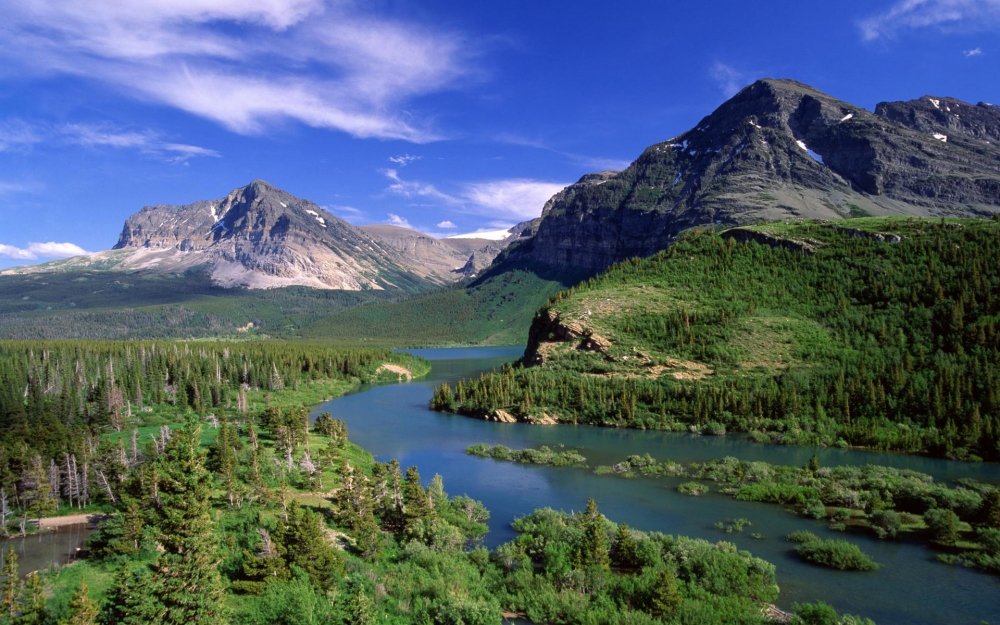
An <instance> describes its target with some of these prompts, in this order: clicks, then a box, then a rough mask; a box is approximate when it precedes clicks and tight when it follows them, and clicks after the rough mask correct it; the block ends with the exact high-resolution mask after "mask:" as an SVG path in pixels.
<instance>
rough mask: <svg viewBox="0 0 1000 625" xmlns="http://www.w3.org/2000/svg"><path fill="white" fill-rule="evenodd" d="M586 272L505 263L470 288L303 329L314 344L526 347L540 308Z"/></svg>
mask: <svg viewBox="0 0 1000 625" xmlns="http://www.w3.org/2000/svg"><path fill="white" fill-rule="evenodd" d="M583 277H584V276H583V275H582V274H579V273H573V272H553V271H546V270H541V269H538V268H530V267H526V266H513V267H501V268H500V269H499V270H494V271H492V272H491V273H489V274H487V275H484V276H483V277H482V278H480V279H479V280H477V281H475V282H473V283H472V284H471V285H469V286H465V287H462V286H456V287H452V288H448V289H445V290H442V291H438V292H435V293H431V294H429V295H424V296H418V297H414V298H412V299H408V300H404V301H401V302H390V303H384V302H376V303H372V304H368V305H363V306H358V307H354V308H350V309H346V310H342V311H339V312H336V313H334V314H332V315H330V316H328V317H325V318H323V319H321V320H319V321H317V322H316V323H313V324H312V325H310V326H307V327H305V328H303V329H302V332H301V336H302V337H303V338H305V339H308V340H310V341H311V342H316V341H322V342H330V343H338V344H358V342H359V341H361V344H363V345H365V346H369V345H377V346H383V345H391V346H398V347H416V346H426V345H456V344H483V345H521V344H524V342H525V341H526V340H527V336H528V326H529V324H530V322H531V318H532V316H533V315H534V313H535V311H536V310H538V308H539V306H541V305H542V304H544V303H545V301H546V300H547V299H548V298H549V297H550V296H552V295H553V294H555V293H556V292H558V291H559V290H561V289H564V288H566V287H568V286H570V285H571V284H575V283H576V282H577V281H578V280H580V279H581V278H583Z"/></svg>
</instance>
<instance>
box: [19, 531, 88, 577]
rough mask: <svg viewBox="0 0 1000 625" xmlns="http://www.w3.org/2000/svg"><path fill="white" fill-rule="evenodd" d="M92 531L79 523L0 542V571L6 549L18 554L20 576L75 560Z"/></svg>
mask: <svg viewBox="0 0 1000 625" xmlns="http://www.w3.org/2000/svg"><path fill="white" fill-rule="evenodd" d="M93 531H94V530H93V526H92V525H91V524H89V523H80V524H78V525H67V526H64V527H60V528H58V529H56V530H53V531H50V532H40V533H38V534H34V535H31V536H24V537H22V538H11V539H9V540H0V568H2V567H3V563H4V561H5V560H6V559H7V551H8V550H9V549H13V550H14V553H16V554H17V570H18V572H19V573H20V574H21V575H27V574H28V573H31V572H32V571H38V570H41V569H48V568H52V567H54V566H60V565H63V564H66V563H68V562H71V561H73V560H74V559H76V556H77V549H78V548H80V547H82V546H83V543H84V541H85V540H86V538H87V536H90V534H91V533H92V532H93Z"/></svg>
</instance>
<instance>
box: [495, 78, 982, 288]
mask: <svg viewBox="0 0 1000 625" xmlns="http://www.w3.org/2000/svg"><path fill="white" fill-rule="evenodd" d="M933 102H938V104H937V106H935V105H934V104H933ZM941 102H944V103H945V104H944V105H942V104H941ZM930 109H933V111H934V112H933V113H932V112H931V110H930ZM960 111H964V112H966V115H967V119H966V121H962V119H963V118H962V117H961V114H962V113H961V112H960ZM970 112H974V113H975V115H972V114H971V113H970ZM935 113H936V114H935ZM942 129H945V130H948V131H949V132H952V133H953V136H952V137H951V140H948V138H947V137H948V135H945V134H944V132H943V130H942ZM939 135H940V136H939ZM942 137H945V138H944V139H942ZM994 137H1000V108H997V107H994V106H990V105H986V104H980V105H970V104H968V103H963V102H961V101H958V100H955V99H953V98H945V99H942V100H938V99H936V98H929V97H925V98H922V99H921V100H916V101H910V102H908V103H881V104H879V106H878V107H876V111H875V112H872V111H868V110H867V109H864V108H862V107H860V106H857V105H854V104H850V103H848V102H845V101H843V100H839V99H837V98H835V97H832V96H829V95H827V94H825V93H822V92H820V91H818V90H816V89H814V88H812V87H810V86H808V85H805V84H802V83H799V82H796V81H793V80H775V79H764V80H759V81H757V82H755V83H753V84H752V85H749V86H748V87H746V88H744V89H743V90H741V91H740V92H739V93H738V94H736V95H735V96H734V97H733V98H731V99H730V100H728V101H726V102H725V103H723V104H722V105H721V106H719V107H718V108H717V109H716V110H715V111H714V112H713V113H711V114H710V115H708V116H706V117H705V118H703V119H702V120H701V121H700V122H699V123H698V124H697V125H696V126H695V127H694V128H692V129H691V130H689V131H687V132H685V133H682V134H680V135H678V136H676V137H673V138H671V139H668V140H666V141H662V142H660V143H656V144H653V145H652V146H650V147H648V148H647V149H646V150H644V151H643V153H642V154H641V155H640V156H639V157H638V158H637V159H636V160H635V161H634V162H633V163H632V164H631V165H629V167H627V168H626V169H625V170H623V171H621V172H617V173H614V174H610V175H609V174H607V173H606V172H605V173H604V174H595V175H596V176H599V177H600V178H599V180H597V181H596V182H595V181H594V180H593V179H592V178H590V177H589V176H584V177H583V178H581V180H580V181H579V182H578V183H577V184H576V185H572V186H571V187H570V188H568V190H567V191H563V192H561V193H560V194H557V195H556V196H554V197H553V199H552V200H551V201H550V204H549V205H547V206H546V209H545V210H544V211H543V214H542V217H541V218H540V220H539V221H538V223H537V226H536V227H535V233H534V236H532V237H530V238H526V240H524V241H522V243H521V244H519V245H517V246H515V247H512V248H511V249H510V250H509V251H508V252H507V253H506V254H504V255H503V256H502V257H501V258H502V259H517V258H528V259H531V260H534V261H537V262H543V263H547V264H552V265H571V266H575V267H581V268H587V269H591V270H601V269H603V268H605V267H608V266H610V265H611V264H613V263H615V262H618V261H621V260H624V259H626V258H629V257H632V256H639V257H645V256H649V255H651V254H653V253H655V252H657V251H659V250H660V249H663V248H664V247H666V246H667V245H668V244H669V243H671V242H672V241H673V240H675V239H676V237H677V235H678V234H679V233H680V232H682V231H683V230H686V229H689V228H692V227H699V226H714V225H722V226H737V225H748V224H754V223H761V222H767V221H778V220H783V219H788V218H817V219H842V218H846V217H851V216H866V215H874V216H890V215H913V216H920V217H943V216H950V217H984V216H989V215H991V214H995V213H996V212H998V211H1000V147H998V146H997V145H996V144H994V143H993V139H994ZM588 183H589V184H588Z"/></svg>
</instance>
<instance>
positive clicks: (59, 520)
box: [29, 512, 108, 530]
mask: <svg viewBox="0 0 1000 625" xmlns="http://www.w3.org/2000/svg"><path fill="white" fill-rule="evenodd" d="M107 516H108V515H106V514H104V513H101V512H90V513H83V514H69V515H66V516H53V517H46V518H44V519H35V522H36V523H37V525H38V529H40V530H42V529H47V530H51V529H58V528H60V527H67V526H70V525H84V524H88V525H90V524H94V523H97V522H99V521H102V520H104V519H105V518H107ZM29 522H30V521H29Z"/></svg>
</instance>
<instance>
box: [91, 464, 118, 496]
mask: <svg viewBox="0 0 1000 625" xmlns="http://www.w3.org/2000/svg"><path fill="white" fill-rule="evenodd" d="M95 473H96V475H97V483H98V485H100V487H101V488H103V489H104V492H106V493H107V494H108V499H110V500H111V503H116V502H117V501H118V500H117V499H115V494H114V492H112V490H111V484H110V483H109V482H108V478H107V477H105V476H104V471H101V470H100V469H98V470H97V471H95Z"/></svg>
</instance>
